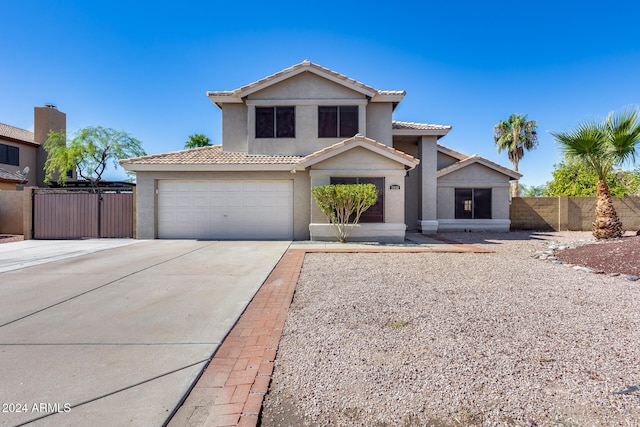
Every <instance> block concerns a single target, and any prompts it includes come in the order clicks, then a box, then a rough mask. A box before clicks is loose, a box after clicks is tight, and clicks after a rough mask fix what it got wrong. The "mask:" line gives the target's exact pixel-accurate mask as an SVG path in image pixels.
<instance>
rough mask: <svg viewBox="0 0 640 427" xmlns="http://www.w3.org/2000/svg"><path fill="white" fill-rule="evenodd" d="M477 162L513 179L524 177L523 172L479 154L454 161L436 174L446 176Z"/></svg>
mask: <svg viewBox="0 0 640 427" xmlns="http://www.w3.org/2000/svg"><path fill="white" fill-rule="evenodd" d="M459 154H460V153H459ZM476 163H477V164H480V165H483V166H486V167H488V168H489V169H493V170H494V171H496V172H499V173H501V174H504V175H507V176H508V177H509V178H511V179H520V178H522V174H521V173H518V172H516V171H514V170H513V169H509V168H506V167H504V166H501V165H499V164H497V163H495V162H492V161H491V160H488V159H485V158H484V157H480V156H479V155H477V154H474V155H472V156H469V157H467V158H466V159H464V160H461V161H459V162H457V163H454V164H452V165H450V166H447V167H445V168H442V169H440V170H439V171H438V172H437V174H436V176H437V177H438V178H440V177H443V176H445V175H447V174H450V173H452V172H455V171H457V170H460V169H462V168H465V167H467V166H470V165H473V164H476Z"/></svg>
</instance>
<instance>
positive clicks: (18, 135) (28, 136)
mask: <svg viewBox="0 0 640 427" xmlns="http://www.w3.org/2000/svg"><path fill="white" fill-rule="evenodd" d="M2 137H5V138H8V139H13V140H18V141H22V142H28V143H30V144H35V143H36V142H35V141H34V139H33V138H34V136H33V132H29V131H28V130H24V129H20V128H17V127H14V126H9V125H6V124H4V123H0V138H2Z"/></svg>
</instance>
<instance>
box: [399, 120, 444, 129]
mask: <svg viewBox="0 0 640 427" xmlns="http://www.w3.org/2000/svg"><path fill="white" fill-rule="evenodd" d="M391 128H392V129H402V130H451V125H434V124H430V123H414V122H401V121H398V120H394V121H393V122H391Z"/></svg>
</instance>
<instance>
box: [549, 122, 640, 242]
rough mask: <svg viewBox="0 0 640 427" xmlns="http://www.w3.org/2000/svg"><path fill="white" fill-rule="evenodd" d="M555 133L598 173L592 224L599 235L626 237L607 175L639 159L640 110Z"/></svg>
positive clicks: (571, 154)
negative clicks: (614, 204) (637, 151)
mask: <svg viewBox="0 0 640 427" xmlns="http://www.w3.org/2000/svg"><path fill="white" fill-rule="evenodd" d="M551 135H553V137H554V138H555V139H556V142H558V143H559V144H560V145H561V147H562V150H563V151H564V153H565V154H566V155H567V156H568V157H569V158H573V159H575V160H577V161H580V162H583V163H584V164H585V165H587V166H588V167H589V168H591V169H592V170H593V171H594V172H595V173H596V175H597V176H598V183H597V187H596V197H597V202H596V219H595V221H594V223H593V227H592V231H593V235H594V236H595V238H596V239H610V238H616V237H622V235H623V234H624V230H623V229H622V222H621V221H620V218H619V217H618V214H617V213H616V210H615V208H614V207H613V201H612V199H611V193H610V192H609V186H608V185H607V175H608V174H609V173H610V172H611V171H612V170H613V168H614V167H616V166H621V165H622V164H624V163H626V162H627V161H635V156H636V150H637V149H638V145H639V143H640V117H639V116H638V110H637V109H634V110H626V111H624V112H622V113H620V114H617V115H614V114H613V113H610V114H609V115H608V116H607V118H606V120H604V121H603V122H593V121H592V122H585V123H582V124H580V125H578V127H577V128H576V129H574V130H571V131H569V132H558V133H553V132H551Z"/></svg>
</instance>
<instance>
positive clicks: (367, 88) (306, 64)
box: [207, 60, 406, 96]
mask: <svg viewBox="0 0 640 427" xmlns="http://www.w3.org/2000/svg"><path fill="white" fill-rule="evenodd" d="M301 68H313V69H315V70H316V71H320V72H322V73H325V74H328V75H330V76H332V77H334V78H336V79H338V80H342V81H344V82H345V83H349V84H352V85H354V86H357V87H359V88H361V89H363V90H364V91H367V92H372V93H377V94H379V95H401V96H404V95H405V93H406V92H405V91H403V90H378V89H375V88H373V87H371V86H368V85H366V84H364V83H362V82H359V81H357V80H354V79H352V78H350V77H347V76H345V75H344V74H340V73H337V72H335V71H333V70H330V69H329V68H326V67H323V66H321V65H318V64H315V63H313V62H311V61H308V60H304V61H302V62H300V63H298V64H295V65H292V66H291V67H288V68H285V69H284V70H281V71H278V72H277V73H274V74H271V75H270V76H267V77H264V78H262V79H260V80H258V81H255V82H253V83H249V84H247V85H244V86H242V87H239V88H238V89H235V90H230V91H209V92H207V95H213V96H235V95H238V94H241V93H243V92H246V91H248V90H251V89H253V88H255V87H257V86H262V85H264V84H265V83H269V82H270V81H273V80H277V79H278V78H280V77H282V76H285V75H286V74H289V73H292V72H295V71H297V70H299V69H301Z"/></svg>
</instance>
